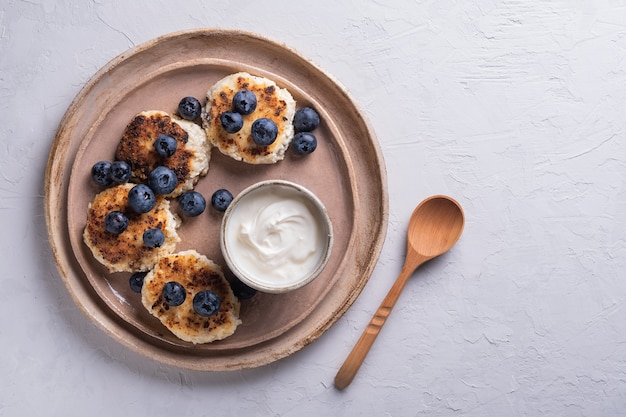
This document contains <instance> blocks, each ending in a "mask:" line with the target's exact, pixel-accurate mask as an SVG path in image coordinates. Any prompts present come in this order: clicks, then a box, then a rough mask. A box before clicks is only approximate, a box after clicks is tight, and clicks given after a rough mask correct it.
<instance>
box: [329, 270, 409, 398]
mask: <svg viewBox="0 0 626 417" xmlns="http://www.w3.org/2000/svg"><path fill="white" fill-rule="evenodd" d="M416 267H417V266H416V265H411V264H409V265H407V263H405V265H404V267H403V268H402V271H401V272H400V275H399V276H398V278H397V279H396V282H395V283H394V284H393V286H392V287H391V289H390V290H389V292H388V293H387V296H386V297H385V299H384V300H383V302H382V303H381V304H380V307H378V310H376V313H375V314H374V317H372V320H370V322H369V324H368V325H367V327H366V328H365V330H364V331H363V334H362V335H361V337H360V338H359V340H358V341H357V342H356V344H355V345H354V347H353V348H352V351H351V352H350V354H349V355H348V357H347V358H346V360H345V362H344V363H343V365H342V366H341V368H339V371H338V372H337V375H336V376H335V386H336V387H337V388H339V389H344V388H345V387H347V386H348V385H349V384H350V382H352V380H353V379H354V376H355V375H356V373H357V371H358V370H359V368H360V367H361V364H362V363H363V360H364V359H365V356H367V353H368V352H369V350H370V348H371V347H372V344H373V343H374V340H376V336H378V333H379V332H380V329H382V327H383V325H384V324H385V321H387V317H389V313H391V310H392V309H393V306H394V305H395V304H396V301H398V297H400V294H401V293H402V289H403V288H404V285H405V284H406V282H407V280H408V279H409V277H410V276H411V274H412V273H413V271H414V270H415V268H416Z"/></svg>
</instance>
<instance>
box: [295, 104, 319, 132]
mask: <svg viewBox="0 0 626 417" xmlns="http://www.w3.org/2000/svg"><path fill="white" fill-rule="evenodd" d="M319 125H320V116H319V114H317V112H316V111H315V110H313V109H312V108H311V107H302V108H300V109H298V110H297V111H296V114H295V116H294V117H293V127H294V128H295V129H296V132H310V131H312V130H315V129H316V128H317V127H318V126H319Z"/></svg>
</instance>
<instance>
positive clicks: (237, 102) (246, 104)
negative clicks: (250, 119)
mask: <svg viewBox="0 0 626 417" xmlns="http://www.w3.org/2000/svg"><path fill="white" fill-rule="evenodd" d="M255 109H256V96H255V95H254V93H253V92H252V91H250V90H239V91H237V93H236V94H235V97H233V110H234V111H236V112H237V113H239V114H250V113H252V112H254V110H255Z"/></svg>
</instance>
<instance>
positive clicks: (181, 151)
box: [115, 110, 210, 197]
mask: <svg viewBox="0 0 626 417" xmlns="http://www.w3.org/2000/svg"><path fill="white" fill-rule="evenodd" d="M161 134H166V135H169V136H171V137H173V138H174V139H176V141H177V142H178V147H177V149H176V152H174V154H173V155H172V156H169V157H162V156H160V155H159V154H158V153H157V152H156V150H155V148H154V142H155V141H156V140H157V138H158V137H159V136H160V135H161ZM115 158H116V159H118V160H121V161H125V162H127V163H128V164H129V165H130V167H131V170H132V180H133V181H135V182H145V181H146V179H147V178H148V175H149V174H150V172H151V171H152V170H153V169H154V168H156V167H157V166H160V165H163V166H166V167H167V168H169V169H171V170H172V171H173V172H174V173H175V174H176V176H177V177H178V185H177V186H176V188H175V189H174V191H173V192H172V193H170V194H168V197H175V196H178V195H180V194H182V193H183V192H184V191H188V190H191V189H192V188H193V187H194V185H195V184H196V183H197V182H198V179H199V178H200V177H201V176H204V175H206V174H207V172H208V170H209V159H210V144H209V142H208V141H207V139H206V133H205V132H204V130H203V129H202V128H201V127H200V126H198V125H197V124H195V123H193V122H190V121H187V120H183V119H178V118H174V117H172V116H170V115H169V114H168V113H166V112H163V111H158V110H153V111H144V112H141V113H139V114H137V115H136V116H135V117H134V118H133V120H132V121H131V122H130V123H129V124H128V125H127V126H126V129H125V131H124V135H123V136H122V139H121V140H120V142H119V144H118V146H117V151H116V153H115Z"/></svg>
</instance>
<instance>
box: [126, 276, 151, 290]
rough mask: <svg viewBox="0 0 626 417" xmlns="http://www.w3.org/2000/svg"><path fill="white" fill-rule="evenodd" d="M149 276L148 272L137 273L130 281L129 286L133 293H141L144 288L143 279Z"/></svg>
mask: <svg viewBox="0 0 626 417" xmlns="http://www.w3.org/2000/svg"><path fill="white" fill-rule="evenodd" d="M146 275H148V273H147V272H135V273H134V274H132V275H131V276H130V278H129V279H128V285H129V286H130V289H131V290H133V292H136V293H140V292H141V287H143V279H144V278H145V277H146Z"/></svg>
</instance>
